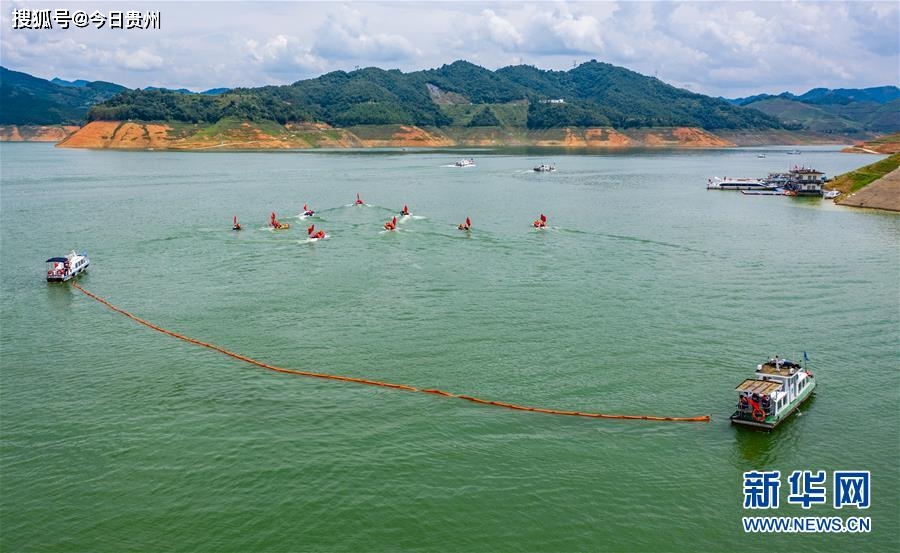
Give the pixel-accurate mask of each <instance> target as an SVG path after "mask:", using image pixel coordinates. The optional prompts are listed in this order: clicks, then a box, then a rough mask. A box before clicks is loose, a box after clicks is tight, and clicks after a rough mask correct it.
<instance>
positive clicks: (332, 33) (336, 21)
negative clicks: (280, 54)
mask: <svg viewBox="0 0 900 553" xmlns="http://www.w3.org/2000/svg"><path fill="white" fill-rule="evenodd" d="M316 34H317V36H316V40H315V43H314V44H313V47H312V51H313V52H314V53H315V54H316V55H318V56H321V57H322V58H326V59H330V60H340V59H346V60H352V61H366V62H369V61H381V62H394V61H402V60H410V59H414V58H417V57H419V56H420V55H421V52H420V51H419V50H418V49H417V48H416V47H414V46H413V45H412V43H411V42H410V41H409V39H407V38H406V37H404V36H402V35H400V34H388V33H372V32H371V31H370V30H369V24H368V21H367V19H366V17H365V16H364V15H363V13H362V12H360V11H358V10H355V9H352V8H350V7H349V6H341V8H340V10H339V12H338V13H329V14H328V15H327V16H326V19H325V22H324V23H323V24H322V25H321V26H320V27H319V28H318V30H317V32H316Z"/></svg>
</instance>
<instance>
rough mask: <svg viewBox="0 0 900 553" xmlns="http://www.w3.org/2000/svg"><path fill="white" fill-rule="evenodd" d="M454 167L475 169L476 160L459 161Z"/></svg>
mask: <svg viewBox="0 0 900 553" xmlns="http://www.w3.org/2000/svg"><path fill="white" fill-rule="evenodd" d="M453 166H454V167H475V160H474V159H472V158H471V157H470V158H465V159H461V160H459V161H457V162H456V163H454V164H453Z"/></svg>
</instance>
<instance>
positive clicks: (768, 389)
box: [731, 353, 816, 430]
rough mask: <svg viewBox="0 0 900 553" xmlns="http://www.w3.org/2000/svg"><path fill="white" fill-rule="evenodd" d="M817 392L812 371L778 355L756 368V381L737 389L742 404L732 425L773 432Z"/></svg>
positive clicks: (746, 383)
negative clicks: (814, 391) (772, 430)
mask: <svg viewBox="0 0 900 553" xmlns="http://www.w3.org/2000/svg"><path fill="white" fill-rule="evenodd" d="M803 355H804V357H805V356H806V353H804V354H803ZM815 389H816V381H815V379H814V378H813V374H812V371H809V370H807V369H806V368H805V367H803V366H801V365H800V364H799V363H794V362H792V361H788V360H787V359H780V358H779V357H778V356H777V355H776V356H775V357H774V358H772V359H769V360H768V361H766V362H764V363H760V364H759V365H757V366H756V378H748V379H747V380H744V381H743V382H741V383H740V385H739V386H738V387H737V388H735V391H736V392H738V404H737V410H736V411H735V412H734V414H733V415H731V422H732V423H733V424H740V425H743V426H752V427H754V428H762V429H765V430H771V429H773V428H775V427H776V426H778V425H779V424H781V423H782V422H783V421H784V420H785V419H786V418H788V417H789V416H790V415H791V413H793V412H794V411H796V410H797V409H798V408H799V407H800V405H801V404H802V403H803V402H804V401H806V400H807V399H809V397H810V396H811V395H812V392H813V390H815Z"/></svg>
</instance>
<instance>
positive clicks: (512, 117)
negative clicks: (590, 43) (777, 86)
mask: <svg viewBox="0 0 900 553" xmlns="http://www.w3.org/2000/svg"><path fill="white" fill-rule="evenodd" d="M473 105H474V106H480V109H479V110H478V112H477V113H472V112H471V110H470V109H468V108H466V109H462V108H461V106H473ZM476 117H477V119H475V118H476ZM224 118H237V119H243V120H249V121H266V120H269V121H275V122H278V123H280V124H282V125H283V124H287V123H311V122H322V123H327V124H329V125H332V126H335V127H348V126H354V125H396V124H401V125H416V126H420V127H428V126H430V127H449V126H468V125H471V124H473V123H472V121H473V119H474V120H475V121H476V123H482V124H487V123H497V124H498V125H497V126H500V127H509V126H519V127H521V126H525V127H527V128H528V129H547V128H561V127H614V128H640V127H696V128H703V129H771V128H780V127H781V124H780V123H779V121H778V120H777V119H775V118H774V117H771V116H768V115H765V114H763V113H762V112H759V111H755V110H753V109H747V108H743V107H740V106H735V105H732V104H730V103H728V102H726V101H724V100H721V99H716V98H710V97H708V96H703V95H701V94H695V93H692V92H689V91H686V90H682V89H678V88H675V87H673V86H671V85H668V84H666V83H663V82H662V81H660V80H658V79H656V78H653V77H647V76H644V75H640V74H638V73H635V72H633V71H630V70H628V69H625V68H622V67H616V66H613V65H610V64H607V63H601V62H597V61H596V60H591V61H590V62H587V63H583V64H581V65H579V66H578V67H575V68H573V69H570V70H568V71H548V70H542V69H538V68H535V67H531V66H513V67H505V68H503V69H499V70H497V71H490V70H488V69H485V68H483V67H480V66H477V65H475V64H472V63H469V62H466V61H456V62H453V63H451V64H449V65H444V66H441V67H440V68H437V69H429V70H424V71H415V72H411V73H402V72H401V71H399V70H396V69H394V70H384V69H380V68H375V67H370V68H366V69H359V70H356V71H352V72H345V71H334V72H331V73H327V74H325V75H322V76H320V77H317V78H315V79H306V80H301V81H297V82H295V83H293V84H292V85H286V86H265V87H260V88H242V89H234V90H231V91H230V92H226V93H224V94H221V95H219V96H216V97H196V96H186V95H179V94H175V93H169V92H164V91H154V90H140V91H127V92H123V93H122V94H120V95H118V96H116V97H114V98H111V99H109V100H107V101H105V102H103V103H101V104H99V105H97V106H95V107H94V108H93V109H92V110H91V111H90V114H89V119H90V120H92V121H96V120H107V121H109V120H126V119H130V120H137V121H180V122H189V123H215V122H216V121H219V120H221V119H224Z"/></svg>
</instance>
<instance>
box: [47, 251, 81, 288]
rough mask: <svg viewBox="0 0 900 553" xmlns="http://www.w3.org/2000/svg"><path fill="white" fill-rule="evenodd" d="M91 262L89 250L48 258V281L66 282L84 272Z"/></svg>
mask: <svg viewBox="0 0 900 553" xmlns="http://www.w3.org/2000/svg"><path fill="white" fill-rule="evenodd" d="M90 264H91V260H90V259H88V255H87V252H81V253H75V250H72V252H71V253H69V254H68V255H66V256H65V257H51V258H50V259H48V260H47V282H65V281H67V280H70V279H73V278H75V277H76V276H78V275H80V274H81V273H83V272H84V270H85V269H87V268H88V265H90Z"/></svg>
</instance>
